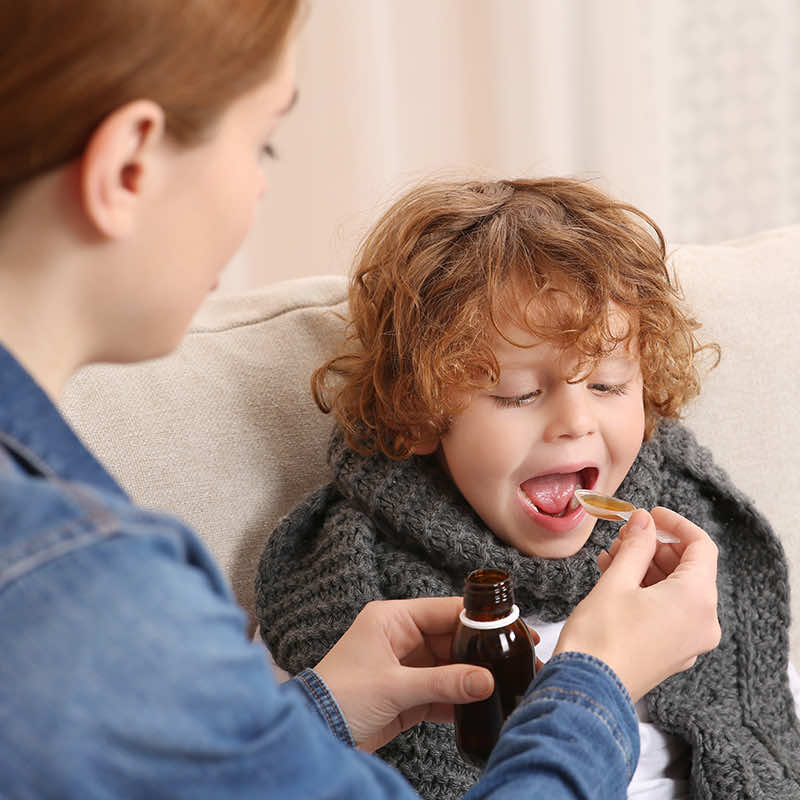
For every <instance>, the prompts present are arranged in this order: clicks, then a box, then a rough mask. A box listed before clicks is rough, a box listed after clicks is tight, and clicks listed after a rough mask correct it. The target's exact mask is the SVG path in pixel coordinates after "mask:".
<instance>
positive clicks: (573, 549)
mask: <svg viewBox="0 0 800 800" xmlns="http://www.w3.org/2000/svg"><path fill="white" fill-rule="evenodd" d="M594 522H595V520H592V525H591V527H589V529H588V530H587V529H586V528H585V527H583V526H581V527H582V530H575V531H570V532H569V533H566V534H563V533H562V534H552V533H549V532H548V533H543V534H540V535H538V536H536V537H535V538H534V537H530V538H524V539H517V538H516V537H514V538H513V541H512V537H505V536H498V538H499V539H502V540H503V541H504V542H505V543H506V544H510V545H511V546H512V547H515V548H516V549H517V550H519V552H520V553H522V554H523V555H526V556H533V557H534V558H547V559H559V558H569V557H570V556H574V555H575V554H576V553H578V552H580V551H581V549H583V546H584V545H585V544H586V542H588V541H589V537H590V536H591V534H592V530H593V529H594Z"/></svg>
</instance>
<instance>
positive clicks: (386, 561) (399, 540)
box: [257, 424, 800, 800]
mask: <svg viewBox="0 0 800 800" xmlns="http://www.w3.org/2000/svg"><path fill="white" fill-rule="evenodd" d="M329 461H330V464H331V467H332V469H333V474H334V482H333V483H332V484H330V485H328V486H326V487H323V488H322V489H319V490H318V491H316V492H315V493H313V494H312V495H310V496H309V497H308V498H307V499H306V500H305V501H303V502H302V503H301V504H300V505H299V506H298V507H297V508H296V509H295V510H294V511H293V512H291V513H290V514H289V515H288V516H287V517H285V518H284V519H283V520H282V521H281V523H280V525H279V526H278V528H277V529H276V531H275V532H274V533H273V534H272V536H271V537H270V539H269V541H268V543H267V546H266V548H265V551H264V554H263V556H262V560H261V564H260V566H259V576H258V579H257V609H258V615H259V621H260V625H261V631H262V635H264V640H265V642H266V644H267V645H268V646H269V648H270V650H271V651H272V653H273V655H274V657H275V659H276V661H277V662H278V664H279V665H280V666H281V667H283V668H284V669H286V670H288V671H289V672H292V673H296V672H298V671H299V670H301V669H303V668H304V667H308V666H313V665H314V664H316V663H317V662H318V661H319V660H320V659H321V658H322V656H323V655H324V654H325V653H326V652H327V650H329V649H330V647H331V646H332V645H333V644H334V642H336V640H337V639H338V638H339V637H340V636H341V635H342V634H343V633H344V631H345V630H346V629H347V628H348V627H349V625H350V623H351V622H352V621H353V619H354V618H355V616H356V614H357V613H358V612H359V611H360V610H361V608H362V607H363V606H364V604H365V603H367V602H369V601H371V600H377V599H387V598H402V597H420V596H434V595H451V594H460V593H461V592H462V588H463V582H464V577H465V576H466V574H467V573H468V572H470V571H471V570H473V569H476V568H478V567H484V566H494V567H502V568H505V569H508V570H509V571H510V572H511V574H512V576H513V578H514V585H515V595H516V600H517V603H518V605H519V606H520V611H521V612H522V614H523V615H526V616H527V615H529V614H534V615H535V616H536V617H538V618H540V619H543V620H549V621H556V620H560V619H564V618H565V617H566V616H568V614H569V613H570V611H571V610H572V608H573V607H574V606H575V605H576V604H577V603H578V602H579V601H580V600H581V598H583V597H584V596H585V595H586V594H587V592H588V591H589V590H590V589H591V587H592V586H593V585H594V583H595V581H596V580H597V578H598V576H599V573H598V570H597V567H596V558H597V555H598V553H599V552H600V551H601V550H602V549H603V548H606V547H608V545H609V544H610V543H611V541H612V540H613V537H614V535H615V533H616V530H617V526H616V525H613V524H611V523H607V522H598V524H597V525H596V526H595V529H594V532H593V533H592V536H591V537H590V539H589V541H588V542H587V544H586V545H585V546H584V547H583V548H582V550H581V551H580V552H578V553H577V554H575V555H574V556H571V557H569V558H565V559H558V560H547V559H540V558H534V557H530V556H525V555H522V554H521V553H519V552H518V551H517V550H516V549H514V548H513V547H510V546H509V545H506V544H505V543H504V542H502V541H500V540H499V539H497V538H496V537H495V536H494V535H493V534H492V533H491V532H490V531H489V530H488V529H487V528H486V526H485V525H484V524H483V523H482V521H481V520H480V519H479V518H478V517H477V515H476V514H475V513H474V512H473V511H472V509H471V508H470V507H469V506H468V505H467V504H466V503H465V501H464V500H463V499H462V498H461V496H460V494H459V493H458V491H457V490H456V489H455V488H454V487H453V485H452V483H451V482H450V481H449V480H448V479H447V478H446V477H445V476H444V475H443V474H442V472H441V471H440V470H439V468H438V466H437V465H436V464H435V462H434V461H433V460H432V459H429V458H412V459H409V460H406V461H392V460H389V459H387V458H385V457H383V456H380V455H371V456H362V455H359V454H357V453H355V452H353V451H352V450H350V449H349V448H348V447H347V446H346V445H345V444H344V442H343V440H342V437H341V436H340V435H339V434H334V437H333V438H332V440H331V445H330V451H329ZM618 495H619V496H620V497H624V498H625V499H627V500H630V501H631V502H633V503H635V504H636V505H637V506H638V507H642V508H652V507H653V506H655V505H664V506H667V507H669V508H674V509H676V510H678V511H680V512H681V513H682V514H683V515H684V516H686V517H688V518H689V519H691V520H692V521H694V522H695V523H697V524H698V525H700V527H702V528H703V529H704V530H706V531H708V533H709V534H710V535H711V536H712V537H713V538H714V540H715V541H716V542H717V544H718V546H719V581H718V584H719V617H720V623H721V625H722V632H723V637H722V642H721V644H720V646H719V647H718V648H717V649H716V650H714V651H712V652H711V653H708V654H706V655H704V656H701V657H700V658H699V659H698V661H697V663H696V665H695V666H694V667H693V668H692V669H690V670H688V671H686V672H684V673H681V674H679V675H675V676H673V677H672V678H670V679H668V680H667V681H665V682H664V683H662V684H661V685H660V686H658V687H657V688H656V689H654V690H653V691H652V692H650V694H649V695H648V697H647V700H648V706H649V709H650V714H651V717H652V719H653V721H654V722H656V723H658V724H659V725H660V726H661V727H662V728H663V729H664V730H666V731H667V732H668V733H671V734H674V735H676V736H679V737H681V738H682V739H683V740H684V741H685V742H687V743H688V744H689V746H690V747H691V752H692V767H691V775H690V785H691V791H692V797H693V798H703V800H706V799H707V798H708V799H711V798H713V800H734V799H735V798H769V799H770V800H791V799H792V798H800V725H798V722H797V719H796V717H795V713H794V706H793V700H792V697H791V693H790V691H789V687H788V678H787V666H788V625H789V600H788V595H789V584H788V575H787V566H786V561H785V558H784V555H783V550H782V548H781V545H780V543H779V541H778V539H777V538H776V537H775V535H774V534H773V532H772V530H771V529H770V527H769V525H768V523H767V522H766V521H765V520H764V518H763V517H762V516H761V515H760V514H759V513H758V512H757V511H756V510H755V509H754V508H753V506H752V504H751V503H750V502H749V501H748V500H747V499H746V498H745V497H744V496H742V495H741V494H740V493H739V492H738V491H737V490H736V489H735V488H734V487H733V486H732V485H731V482H730V480H729V479H728V477H727V476H726V475H725V473H724V472H723V471H722V470H720V469H719V468H718V467H717V466H715V465H714V463H713V462H712V459H711V456H710V454H709V452H708V451H707V450H705V449H704V448H701V447H699V446H698V445H697V443H696V441H695V440H694V437H693V436H692V434H691V433H690V432H689V431H687V430H686V429H685V428H684V427H682V426H681V425H679V424H663V425H662V426H661V427H660V428H659V430H658V431H657V433H656V435H655V436H654V437H653V438H652V439H651V440H650V441H649V442H647V443H646V444H645V445H644V446H643V447H642V449H641V451H640V453H639V455H638V457H637V459H636V461H635V462H634V464H633V466H632V467H631V470H630V472H629V473H628V475H627V477H626V478H625V481H624V483H623V485H622V486H621V487H620V489H619V491H618ZM379 754H380V755H381V756H382V757H383V758H384V759H385V760H386V761H388V762H389V763H391V764H394V765H395V766H396V767H397V768H398V769H400V770H401V771H402V772H403V773H404V774H405V775H406V777H407V778H408V779H409V780H410V781H411V783H412V784H413V785H414V786H415V787H416V788H417V790H418V791H419V792H420V794H422V796H423V797H425V798H429V800H434V798H436V799H437V800H438V798H458V797H461V795H463V794H464V792H466V791H467V789H469V787H470V786H471V785H472V783H474V781H475V780H476V779H477V777H478V774H479V773H478V771H477V770H476V769H474V768H472V767H470V766H468V765H467V764H465V763H464V762H463V761H462V760H461V758H460V757H459V755H458V752H457V750H456V748H455V742H454V737H453V730H452V726H449V725H440V724H432V723H421V724H420V725H417V726H415V727H413V728H411V729H410V730H408V731H406V732H405V733H403V734H401V735H400V736H398V737H397V738H396V739H395V740H393V741H392V742H391V743H390V744H389V745H387V746H386V747H384V748H382V749H381V750H380V751H379Z"/></svg>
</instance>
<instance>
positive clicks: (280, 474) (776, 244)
mask: <svg viewBox="0 0 800 800" xmlns="http://www.w3.org/2000/svg"><path fill="white" fill-rule="evenodd" d="M799 253H800V225H798V226H792V227H787V228H782V229H778V230H773V231H767V232H765V233H762V234H760V235H756V236H750V237H748V238H745V239H741V240H738V241H733V242H726V243H723V244H719V245H705V246H699V245H688V246H681V247H676V248H673V261H674V264H675V266H676V269H677V271H678V274H679V275H680V278H681V281H682V283H683V286H684V289H685V292H686V295H687V298H688V300H689V303H690V305H691V306H692V307H693V308H694V309H695V311H696V313H697V314H698V316H699V318H700V319H701V320H702V321H704V323H705V333H706V335H707V336H708V337H711V338H713V339H715V340H716V341H718V342H719V343H720V344H721V345H722V348H723V358H722V362H721V364H720V365H719V367H718V368H717V370H715V371H714V372H713V373H712V374H711V375H710V376H709V377H708V379H707V381H706V384H705V390H704V392H703V394H702V396H701V398H700V399H699V400H698V401H697V402H696V403H695V404H694V405H693V407H692V408H691V409H690V411H689V414H688V415H687V422H688V424H689V425H690V426H691V427H692V428H693V429H694V430H695V431H696V432H697V434H698V436H699V438H700V439H701V441H703V442H704V443H706V444H707V445H708V446H710V447H711V448H712V450H713V451H714V452H715V454H716V456H717V460H718V461H719V462H720V463H721V464H722V465H723V466H724V467H725V468H726V469H727V470H728V471H729V473H730V474H731V475H732V477H733V478H734V480H735V481H736V483H737V484H738V485H739V486H740V488H742V489H743V490H744V491H745V492H746V493H748V494H749V495H750V496H751V497H753V498H754V499H755V500H756V502H757V504H758V505H759V507H760V508H761V509H762V511H763V512H764V513H765V514H766V515H767V516H768V517H769V518H770V519H771V521H772V523H773V525H774V526H775V529H776V530H777V532H778V534H779V535H780V537H781V539H782V540H783V543H784V546H785V548H786V551H787V553H788V555H789V558H790V561H791V568H792V570H793V572H792V576H793V577H792V581H793V585H794V586H795V587H797V585H798V581H799V580H800V578H798V576H800V532H798V530H797V526H796V524H795V516H796V512H795V510H794V507H793V504H794V503H795V502H797V500H798V499H800V466H798V464H797V463H796V462H795V456H797V455H798V453H799V452H800V418H798V414H797V411H796V407H795V401H796V399H797V388H796V387H797V385H798V379H797V375H798V368H799V367H800V359H799V358H798V354H797V352H798V351H797V349H796V344H795V342H796V336H797V329H798V322H799V321H800V312H799V311H798V308H799V307H800V256H799V255H798V254H799ZM344 297H345V279H344V278H342V277H338V276H324V277H315V278H303V279H298V280H295V281H288V282H284V283H278V284H274V285H271V286H267V287H265V288H263V289H259V290H256V291H252V292H249V293H247V294H243V295H239V296H214V297H211V298H210V299H209V300H208V301H207V303H206V305H205V306H204V308H203V309H201V311H200V313H199V314H198V316H197V318H196V320H195V322H194V324H193V326H192V329H191V331H190V332H189V334H188V336H187V337H186V339H185V341H184V343H183V344H182V345H181V347H180V348H179V349H178V350H177V351H176V352H175V353H174V354H172V355H170V356H169V357H167V358H164V359H161V360H158V361H153V362H149V363H145V364H140V365H136V366H98V367H92V368H89V369H86V370H84V371H83V372H82V373H80V374H79V375H78V376H76V377H75V379H74V380H73V381H72V383H71V385H70V387H69V390H68V393H67V395H66V397H65V399H64V403H63V407H64V410H65V412H66V414H67V416H68V417H69V418H70V419H71V420H72V422H73V423H74V425H75V427H76V428H77V430H78V432H79V433H80V434H81V435H82V436H83V438H84V439H85V441H86V442H87V443H88V444H89V446H90V447H92V448H93V449H94V450H95V452H96V453H98V454H99V456H100V458H101V459H102V460H103V461H104V462H105V464H106V465H107V466H108V468H109V469H110V471H111V472H112V473H113V474H114V475H115V476H116V477H117V478H118V479H119V481H120V482H121V484H122V485H123V486H124V487H125V488H126V489H127V490H128V491H129V492H130V494H131V495H132V497H133V498H134V499H135V500H137V501H138V502H140V503H142V504H144V505H147V506H154V507H158V508H161V509H165V510H168V511H170V512H172V513H175V514H177V515H179V516H181V517H183V518H184V519H185V520H187V521H188V522H189V523H191V525H193V526H194V528H195V529H196V530H197V531H198V532H199V533H200V535H201V536H202V538H203V539H204V540H205V541H206V542H207V544H208V546H209V548H210V549H211V551H212V552H213V553H214V554H215V556H216V557H217V559H218V560H219V562H220V563H221V564H222V567H223V568H224V570H225V572H226V573H227V575H228V577H229V579H230V581H231V583H232V585H233V588H234V590H235V592H236V595H237V597H238V598H239V601H240V602H241V604H242V605H243V606H244V608H245V609H247V611H248V612H250V613H251V614H252V609H253V596H254V592H253V580H254V575H255V568H256V564H257V561H258V557H259V554H260V552H261V549H262V547H263V544H264V541H265V538H266V537H267V536H268V535H269V533H270V531H271V530H272V529H273V527H274V525H275V523H276V522H277V520H278V519H279V518H280V517H281V516H282V515H283V514H284V513H286V512H287V511H288V510H289V509H290V508H291V507H292V505H293V504H294V503H295V502H296V501H297V500H298V499H299V498H300V497H301V496H302V495H303V494H305V493H306V492H307V491H309V490H310V489H312V488H313V487H315V486H317V485H319V484H320V483H322V482H324V481H325V480H326V467H325V463H324V452H325V444H326V440H327V435H328V431H329V429H330V425H331V420H330V419H329V418H328V417H326V416H324V415H322V414H321V413H319V412H318V411H317V409H316V407H315V406H314V405H313V403H312V401H311V399H310V394H309V390H308V380H309V375H310V373H311V371H312V369H313V368H314V367H315V366H316V365H317V364H318V363H319V362H320V361H321V360H322V359H323V357H324V356H325V355H326V354H327V353H329V352H330V351H331V350H332V348H334V347H335V346H336V344H337V342H339V341H340V339H341V336H342V330H343V322H342V315H343V314H344V313H345V311H346V306H345V302H344ZM764 589H765V591H768V590H769V587H764ZM793 611H794V614H793V616H794V620H795V622H794V625H793V630H792V647H793V651H792V652H793V661H794V663H795V664H797V665H800V623H798V619H800V589H798V590H796V592H795V595H794V598H793Z"/></svg>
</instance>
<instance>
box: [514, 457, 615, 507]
mask: <svg viewBox="0 0 800 800" xmlns="http://www.w3.org/2000/svg"><path fill="white" fill-rule="evenodd" d="M598 475H599V471H598V469H597V467H584V468H583V469H582V470H580V471H578V472H554V473H551V474H550V475H539V476H537V477H536V478H530V479H529V480H527V481H525V482H524V483H522V484H521V485H520V487H519V488H520V490H521V491H522V492H523V493H524V494H525V496H526V497H527V498H528V500H530V502H531V503H532V504H533V505H534V506H535V508H536V510H537V511H538V512H539V513H540V514H545V515H547V516H550V517H563V516H564V515H565V514H568V513H569V512H570V511H574V510H575V509H576V508H577V507H578V505H579V503H578V501H577V500H576V498H575V490H576V489H593V488H594V485H595V483H597V478H598Z"/></svg>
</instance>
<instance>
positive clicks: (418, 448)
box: [414, 436, 439, 456]
mask: <svg viewBox="0 0 800 800" xmlns="http://www.w3.org/2000/svg"><path fill="white" fill-rule="evenodd" d="M438 447H439V437H438V436H432V437H431V438H430V439H423V440H422V441H421V442H417V444H415V445H414V455H415V456H429V455H430V454H431V453H434V452H435V451H436V449H437V448H438Z"/></svg>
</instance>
